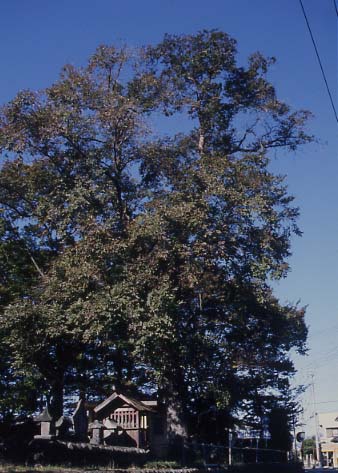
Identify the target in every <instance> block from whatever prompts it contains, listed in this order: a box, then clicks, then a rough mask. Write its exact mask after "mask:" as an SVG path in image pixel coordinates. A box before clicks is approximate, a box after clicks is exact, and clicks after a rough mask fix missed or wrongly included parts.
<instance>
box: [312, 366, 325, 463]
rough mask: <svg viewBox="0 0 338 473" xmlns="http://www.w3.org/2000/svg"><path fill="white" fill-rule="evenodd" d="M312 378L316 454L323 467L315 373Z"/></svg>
mask: <svg viewBox="0 0 338 473" xmlns="http://www.w3.org/2000/svg"><path fill="white" fill-rule="evenodd" d="M311 378H312V383H311V386H312V399H313V415H314V419H315V432H316V455H317V461H318V466H319V468H321V467H322V459H321V453H320V445H319V424H318V412H317V407H316V393H315V382H314V375H312V376H311Z"/></svg>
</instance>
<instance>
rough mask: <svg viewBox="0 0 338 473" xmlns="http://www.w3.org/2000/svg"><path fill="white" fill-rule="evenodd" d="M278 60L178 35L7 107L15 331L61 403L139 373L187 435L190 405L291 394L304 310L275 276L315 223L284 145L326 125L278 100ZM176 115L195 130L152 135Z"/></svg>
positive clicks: (57, 405)
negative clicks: (282, 165)
mask: <svg viewBox="0 0 338 473" xmlns="http://www.w3.org/2000/svg"><path fill="white" fill-rule="evenodd" d="M272 62H273V60H272V59H266V58H264V57H263V56H262V55H261V54H259V53H256V54H254V55H253V56H252V57H251V58H250V59H249V63H248V65H247V66H246V67H244V66H239V65H237V63H236V43H235V41H234V40H233V39H231V38H230V37H229V36H228V35H226V34H225V33H222V32H219V31H203V32H201V33H198V34H196V35H192V36H180V37H178V36H169V35H167V36H166V37H165V38H164V41H163V42H162V43H161V44H159V45H157V46H152V47H148V48H146V49H145V50H143V51H142V52H140V54H139V58H138V60H137V64H136V65H135V64H132V60H131V57H129V53H128V51H127V50H126V49H121V50H118V49H116V48H114V47H106V46H100V47H99V48H98V49H97V51H96V53H95V54H94V55H93V56H92V58H91V59H90V60H89V63H88V66H87V67H85V68H82V69H76V68H74V67H73V66H65V67H64V69H63V70H62V73H61V76H60V78H59V80H58V81H57V82H56V83H55V84H53V85H52V86H51V87H49V88H47V89H45V90H43V91H41V92H39V93H33V92H30V91H24V92H21V93H19V94H18V95H17V97H16V98H15V99H14V100H12V101H11V102H10V103H8V104H7V105H5V106H4V107H3V108H2V111H1V114H0V149H1V152H2V156H3V157H4V158H5V161H4V164H3V166H2V167H1V169H0V208H1V218H2V220H1V221H0V268H2V267H3V268H4V271H3V274H4V276H0V300H1V301H3V302H2V305H3V309H2V311H1V324H2V327H3V329H4V338H3V339H4V341H5V346H7V347H10V350H11V356H10V358H9V361H8V363H9V364H8V366H9V367H10V369H11V370H12V371H13V373H14V372H15V373H23V372H26V373H32V375H29V376H32V378H29V379H32V380H35V379H38V380H39V382H40V388H41V385H43V386H44V388H43V392H45V391H46V392H47V397H48V398H50V402H51V403H52V405H53V406H54V407H53V408H54V409H55V412H56V413H60V412H61V410H62V393H63V392H64V391H65V392H74V391H76V390H79V391H80V393H81V395H86V396H95V395H102V394H104V392H107V391H108V390H109V385H111V384H115V385H118V386H124V387H125V389H130V390H133V389H134V386H135V385H138V386H141V387H142V386H143V387H144V388H146V389H148V390H149V389H150V390H151V389H157V390H158V392H159V396H160V399H161V400H162V401H163V402H164V404H165V406H166V407H167V411H168V416H169V418H168V419H169V426H172V428H173V430H175V428H176V429H178V430H177V432H178V431H180V429H181V432H182V429H183V430H184V428H183V426H182V418H183V416H184V414H185V417H186V419H189V416H190V417H191V416H196V415H197V414H199V413H201V412H204V411H207V410H208V409H210V408H213V410H214V412H217V413H218V415H217V416H218V418H221V419H223V420H224V422H229V414H230V413H233V414H234V413H235V412H236V411H237V412H238V411H239V410H240V409H241V408H243V406H246V409H247V411H248V413H250V415H252V416H253V417H255V416H260V415H261V414H262V409H263V410H264V408H263V407H262V405H263V404H264V399H265V397H269V396H271V392H274V393H276V394H275V396H277V397H278V396H281V397H283V396H285V395H286V394H285V393H286V392H287V391H288V388H289V381H288V379H289V376H290V375H291V374H292V373H293V370H294V369H293V365H292V362H291V361H290V359H289V355H288V354H289V351H290V350H291V349H292V348H294V349H296V350H298V351H299V352H300V353H303V352H304V343H305V340H306V327H305V324H304V310H303V309H300V308H298V307H294V306H285V305H282V304H281V303H280V302H279V301H278V300H277V299H276V297H275V296H274V295H273V293H272V290H271V288H270V287H269V281H270V280H271V279H273V278H274V279H279V278H281V277H284V276H285V275H286V274H287V271H288V264H287V258H288V256H289V255H290V237H291V235H292V234H300V231H299V229H298V227H297V222H296V221H297V216H298V209H297V208H295V207H294V206H293V203H292V202H293V199H292V197H291V196H289V194H288V192H287V188H286V185H285V183H284V178H283V177H281V176H276V175H274V174H273V173H272V172H271V170H270V166H269V162H270V158H269V155H270V152H271V151H272V150H275V149H278V148H281V149H283V148H289V149H291V150H293V149H296V148H297V147H298V146H299V145H301V144H304V143H306V142H308V141H310V140H311V137H310V136H308V135H306V133H305V131H304V126H305V123H306V120H307V118H308V116H309V114H308V113H307V112H304V111H300V112H293V111H291V109H290V107H289V106H287V105H286V104H284V103H282V102H280V101H279V100H278V99H277V97H276V92H275V90H274V88H273V86H272V85H271V83H269V81H268V79H267V73H268V69H269V66H270V64H271V63H272ZM131 66H135V67H131ZM135 70H136V72H133V71H135ZM158 113H163V114H164V115H165V116H169V115H174V116H175V114H182V115H183V116H185V117H186V119H187V120H189V119H190V120H191V123H192V127H191V131H190V132H188V133H186V134H179V135H175V136H171V135H169V134H168V135H167V136H156V135H155V132H151V133H150V132H149V131H148V129H149V118H150V121H152V119H153V117H154V114H158ZM155 116H156V115H155ZM6 369H7V368H6ZM41 383H42V384H41ZM33 384H34V382H33ZM41 389H42V388H41ZM272 397H273V396H272ZM22 406H23V404H22ZM18 409H19V407H17V410H18ZM170 415H171V416H172V419H170ZM217 416H216V417H217ZM222 422H223V421H222ZM175 423H176V427H175V426H174V424H175ZM177 426H178V427H177ZM177 432H176V433H177ZM174 433H175V432H174Z"/></svg>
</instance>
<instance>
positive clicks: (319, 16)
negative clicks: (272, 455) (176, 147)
mask: <svg viewBox="0 0 338 473" xmlns="http://www.w3.org/2000/svg"><path fill="white" fill-rule="evenodd" d="M303 3H304V6H305V8H306V11H307V14H308V17H309V20H310V23H311V27H312V29H313V33H314V36H315V38H316V40H317V44H318V48H319V51H320V54H321V57H322V61H323V65H324V68H325V71H326V73H327V78H328V82H329V84H330V87H331V90H332V93H333V96H334V99H335V100H336V92H337V90H336V87H337V17H336V14H335V11H334V5H333V0H303ZM204 28H207V29H210V28H218V29H221V30H224V31H226V32H227V33H228V34H230V35H231V36H233V37H234V38H236V39H237V41H238V51H239V58H240V61H244V60H245V58H246V57H247V56H248V55H249V54H250V53H252V52H254V51H256V50H259V51H261V52H262V53H264V54H265V55H267V56H275V57H276V58H277V60H278V62H277V64H276V65H274V66H273V69H272V71H271V75H270V79H271V81H272V82H273V84H274V85H275V87H276V88H277V92H278V95H279V97H280V98H281V99H283V100H285V101H286V102H288V103H289V104H291V105H292V106H294V107H295V108H305V109H309V110H311V111H312V112H313V113H314V116H315V117H314V119H313V120H312V122H311V124H310V131H311V132H312V133H314V134H315V135H316V137H317V140H318V143H314V144H312V145H310V146H307V147H306V148H303V149H301V150H299V151H297V153H291V154H290V153H285V154H284V155H282V156H280V157H279V158H278V159H275V160H274V162H273V168H274V169H275V170H276V171H277V172H280V173H283V174H287V176H288V183H289V189H290V192H291V193H292V194H293V195H294V196H295V197H296V203H297V205H299V207H300V209H301V218H300V221H299V223H300V226H301V229H302V230H303V232H304V235H303V237H302V238H296V239H294V241H293V256H292V257H291V259H290V263H291V267H292V271H291V272H290V275H289V277H288V278H287V279H286V280H285V281H281V282H279V283H278V284H277V285H276V292H277V294H278V295H279V296H280V297H281V299H282V301H291V302H296V301H297V300H299V299H300V300H301V303H302V304H304V305H305V304H306V305H308V310H307V323H308V325H309V326H310V336H309V348H310V351H309V354H308V356H307V357H306V358H304V359H302V360H300V359H298V358H296V366H297V367H298V368H299V375H298V377H297V379H298V380H299V381H300V382H307V381H308V380H309V374H311V373H312V372H313V373H314V374H315V381H316V394H317V401H318V403H320V404H318V410H319V411H328V410H338V376H337V375H336V369H335V368H336V366H337V364H338V337H337V334H338V317H337V315H338V298H337V294H338V287H337V282H338V186H337V178H338V159H337V158H338V156H337V155H338V143H337V142H338V139H337V132H338V126H337V122H336V121H335V118H334V115H333V111H332V109H331V106H330V103H329V99H328V97H327V92H326V89H325V86H324V82H323V79H322V77H321V72H320V69H319V66H318V63H317V59H316V56H315V53H314V50H313V47H312V44H311V42H310V37H309V34H308V31H307V29H306V25H305V21H304V18H303V16H302V12H301V8H300V4H299V1H298V0H274V1H273V0H209V1H205V0H162V1H161V0H156V1H155V0H142V1H137V0H123V1H117V0H98V1H97V2H93V1H92V0H58V1H57V2H56V1H52V0H49V1H48V0H30V1H24V0H11V1H9V0H7V1H2V2H1V6H0V58H1V65H2V68H1V69H2V71H1V74H0V103H4V102H6V101H7V100H10V99H11V98H12V97H13V96H14V95H15V94H16V93H17V92H18V91H19V90H21V89H26V88H31V89H39V88H43V87H45V86H48V85H49V84H50V83H51V82H52V81H53V80H55V79H56V78H57V75H58V72H59V70H60V68H61V66H62V65H63V64H65V63H72V64H75V65H81V64H84V63H85V61H86V59H87V57H88V56H89V55H90V54H91V53H92V52H93V50H94V49H95V47H96V46H97V45H98V44H101V43H119V44H121V43H127V44H129V45H130V46H140V45H143V44H148V43H156V42H158V41H160V40H161V38H162V37H163V34H164V33H166V32H168V33H177V34H181V33H193V32H196V31H198V30H201V29H204ZM310 401H311V398H310V392H309V394H305V395H304V397H303V402H304V407H305V408H306V411H305V414H304V421H305V422H306V423H307V424H308V432H309V433H310V431H311V430H312V428H311V421H309V417H310V414H311V406H310ZM326 401H335V402H329V403H325V404H324V402H326Z"/></svg>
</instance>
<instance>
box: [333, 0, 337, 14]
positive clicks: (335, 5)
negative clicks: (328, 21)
mask: <svg viewBox="0 0 338 473" xmlns="http://www.w3.org/2000/svg"><path fill="white" fill-rule="evenodd" d="M333 4H334V8H335V10H336V15H337V16H338V7H337V4H336V0H333Z"/></svg>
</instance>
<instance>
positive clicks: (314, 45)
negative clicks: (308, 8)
mask: <svg viewBox="0 0 338 473" xmlns="http://www.w3.org/2000/svg"><path fill="white" fill-rule="evenodd" d="M299 3H300V6H301V7H302V11H303V15H304V18H305V21H306V24H307V27H308V30H309V33H310V36H311V40H312V44H313V47H314V49H315V51H316V55H317V59H318V62H319V66H320V70H321V71H322V75H323V79H324V82H325V85H326V89H327V93H328V94H329V98H330V102H331V105H332V109H333V112H334V115H335V117H336V121H337V123H338V115H337V111H336V107H335V105H334V102H333V98H332V94H331V91H330V87H329V84H328V82H327V79H326V75H325V71H324V68H323V64H322V61H321V59H320V56H319V52H318V48H317V45H316V41H315V39H314V36H313V34H312V30H311V26H310V23H309V20H308V18H307V15H306V12H305V9H304V5H303V2H302V0H299ZM335 7H336V8H337V5H336V2H335Z"/></svg>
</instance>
